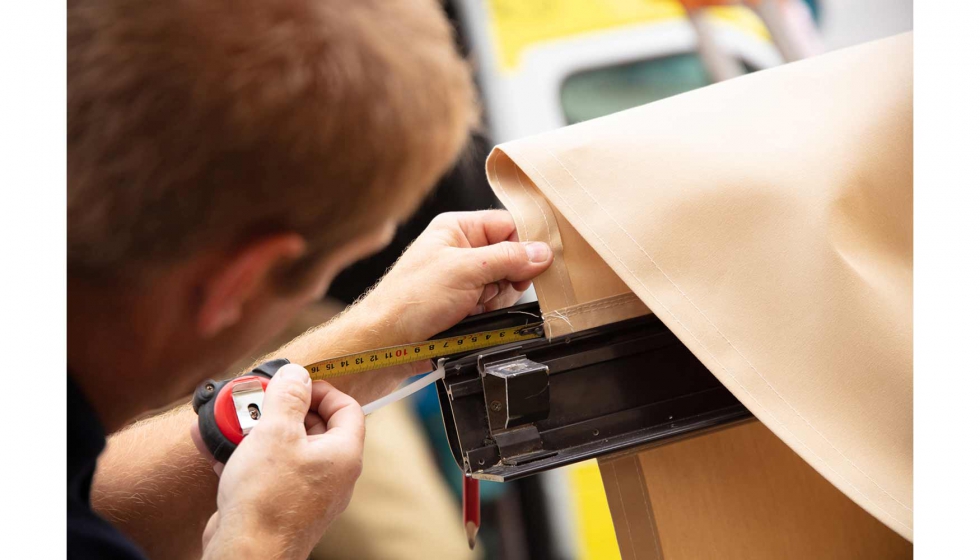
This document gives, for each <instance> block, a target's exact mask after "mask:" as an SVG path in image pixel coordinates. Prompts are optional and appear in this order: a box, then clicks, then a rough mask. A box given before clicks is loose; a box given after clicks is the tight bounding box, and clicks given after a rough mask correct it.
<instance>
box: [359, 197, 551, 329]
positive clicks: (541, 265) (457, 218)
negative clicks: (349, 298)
mask: <svg viewBox="0 0 980 560" xmlns="http://www.w3.org/2000/svg"><path fill="white" fill-rule="evenodd" d="M553 260H554V255H553V254H552V252H551V248H550V247H549V246H548V245H547V244H546V243H541V242H531V243H520V242H518V241H517V227H516V226H515V225H514V220H513V218H511V215H510V213H509V212H506V211H504V210H486V211H480V212H452V213H447V214H440V215H439V216H436V218H435V219H433V220H432V223H431V224H429V227H428V228H426V230H425V231H424V232H422V234H421V235H420V236H419V237H418V239H416V240H415V242H414V243H413V244H412V245H411V247H409V248H408V249H407V250H406V251H405V254H403V255H402V257H401V258H400V259H399V260H398V262H397V263H396V264H395V266H394V267H393V268H392V269H391V271H390V272H389V273H388V274H387V275H386V276H385V277H384V279H383V280H382V281H381V282H380V283H379V284H378V285H377V287H375V289H374V290H373V291H372V292H371V293H370V294H369V295H368V296H367V297H365V299H364V300H363V301H362V302H361V305H359V307H362V308H365V309H369V310H371V312H372V313H377V314H380V315H382V316H384V317H386V319H387V323H388V325H389V327H390V328H393V329H394V330H395V332H396V333H397V337H396V338H397V339H399V340H400V341H401V343H407V342H413V341H417V340H425V339H427V338H430V337H432V336H433V335H435V334H437V333H439V332H441V331H444V330H446V329H448V328H450V327H452V326H453V325H455V324H456V323H458V322H459V321H460V320H462V319H463V318H465V317H466V316H467V315H475V314H478V313H483V312H485V311H492V310H495V309H500V308H503V307H509V306H511V305H514V303H515V302H516V301H517V299H518V298H519V297H520V296H521V294H522V293H523V292H524V290H526V289H528V287H530V286H531V280H532V279H533V278H534V277H536V276H538V275H539V274H541V273H542V272H544V271H545V270H546V269H547V268H548V267H549V266H551V262H552V261H553Z"/></svg>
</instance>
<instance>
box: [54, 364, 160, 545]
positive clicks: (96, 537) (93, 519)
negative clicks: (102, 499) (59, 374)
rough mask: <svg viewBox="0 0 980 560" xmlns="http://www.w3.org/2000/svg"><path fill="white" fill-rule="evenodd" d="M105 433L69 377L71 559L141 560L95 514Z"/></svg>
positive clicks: (69, 542)
mask: <svg viewBox="0 0 980 560" xmlns="http://www.w3.org/2000/svg"><path fill="white" fill-rule="evenodd" d="M103 449H105V430H104V429H102V424H101V423H100V422H99V419H98V417H96V415H95V411H94V410H92V407H91V406H89V404H88V401H86V400H85V397H84V396H83V395H82V392H81V391H79V389H78V386H76V385H75V382H74V381H72V379H71V373H69V374H68V558H77V559H89V558H93V559H94V558H104V559H107V560H114V559H124V560H131V559H141V558H143V557H144V556H143V553H142V552H141V551H140V549H139V548H137V546H136V545H135V544H133V543H132V542H130V541H129V539H127V538H126V537H124V536H123V534H122V533H120V532H119V531H118V530H117V529H116V528H115V527H113V526H112V525H110V524H109V522H108V521H106V520H105V519H102V518H101V517H99V516H98V515H97V514H96V513H95V512H94V511H92V503H91V501H90V500H89V494H90V492H91V489H92V474H94V473H95V461H96V459H98V458H99V453H102V450H103Z"/></svg>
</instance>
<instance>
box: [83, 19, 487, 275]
mask: <svg viewBox="0 0 980 560" xmlns="http://www.w3.org/2000/svg"><path fill="white" fill-rule="evenodd" d="M475 121H476V108H475V96H474V91H473V86H472V83H471V78H470V75H469V72H468V68H467V66H466V64H465V62H464V61H463V60H462V59H461V58H460V56H459V55H458V54H457V52H456V50H455V46H454V44H453V40H452V30H451V28H450V25H449V23H448V22H447V21H446V19H445V17H444V16H443V14H442V13H441V11H440V9H439V7H438V5H437V4H436V3H435V2H433V1H431V0H414V1H408V0H392V1H382V0H359V1H357V2H347V1H341V0H168V1H161V0H69V3H68V266H69V272H70V273H77V274H100V275H106V274H108V275H113V274H115V273H118V272H124V271H126V270H129V269H139V267H141V265H144V264H147V263H160V262H171V261H174V260H177V259H179V258H181V257H182V256H185V255H187V254H189V253H190V252H193V251H194V250H197V249H199V248H200V247H202V246H204V245H205V244H209V243H229V244H230V243H237V242H241V241H242V240H243V239H241V238H243V237H244V236H248V235H258V234H261V233H266V232H272V231H297V232H300V233H301V234H303V235H304V236H305V237H306V238H307V239H308V240H309V241H310V242H311V244H313V245H314V246H315V247H316V248H318V249H319V250H320V251H324V250H329V249H330V248H331V247H335V246H337V245H338V244H340V243H343V242H345V241H347V240H349V239H352V238H353V237H354V236H355V235H357V233H358V232H363V231H364V230H365V228H366V227H367V226H368V225H369V224H372V223H377V221H378V219H379V217H384V218H386V217H388V216H394V217H396V218H398V219H404V218H405V217H407V216H408V214H410V213H411V212H412V211H413V210H414V208H415V207H416V206H417V204H418V202H419V201H420V200H421V198H422V197H423V195H424V193H425V192H426V191H427V190H428V188H429V187H430V186H431V185H432V184H433V183H434V182H435V180H436V179H438V176H439V175H440V174H441V173H442V172H444V171H445V169H446V168H447V167H448V166H449V165H450V163H451V162H452V161H453V160H454V159H455V157H456V154H457V153H458V152H459V150H460V149H461V147H462V145H463V144H464V142H465V140H466V138H467V136H468V132H469V130H470V127H471V126H473V125H474V124H475Z"/></svg>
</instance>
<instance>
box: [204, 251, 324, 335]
mask: <svg viewBox="0 0 980 560" xmlns="http://www.w3.org/2000/svg"><path fill="white" fill-rule="evenodd" d="M305 250H306V241H305V240H304V239H303V237H302V236H300V235H299V234H296V233H277V234H273V235H267V236H264V237H261V238H257V239H254V240H252V241H250V242H249V243H247V244H246V245H244V246H242V247H240V248H239V249H238V250H237V251H236V252H234V253H232V254H231V255H226V256H223V257H221V260H220V262H219V264H218V265H217V266H216V267H215V268H214V273H213V274H212V275H211V276H210V277H209V278H208V279H207V280H206V281H205V283H204V294H203V296H204V297H203V301H202V302H201V307H200V309H199V310H198V315H197V328H198V331H199V332H200V333H201V334H202V335H203V336H205V337H211V336H214V335H216V334H218V333H219V332H221V331H222V330H224V329H226V328H228V327H230V326H232V325H234V324H235V323H237V322H238V321H239V320H240V319H241V316H242V308H243V307H244V306H245V304H246V303H248V301H249V300H250V299H251V298H253V297H255V296H256V295H257V294H259V293H261V292H262V290H264V289H266V288H271V287H272V284H273V283H274V282H276V274H275V272H276V271H277V270H279V269H280V267H282V266H283V265H284V264H286V263H289V262H291V261H294V260H296V259H298V258H299V257H301V256H302V255H303V253H304V252H305Z"/></svg>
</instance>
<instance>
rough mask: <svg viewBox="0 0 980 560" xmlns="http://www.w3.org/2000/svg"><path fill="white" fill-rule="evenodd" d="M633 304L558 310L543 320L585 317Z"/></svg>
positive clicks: (621, 303) (629, 301)
mask: <svg viewBox="0 0 980 560" xmlns="http://www.w3.org/2000/svg"><path fill="white" fill-rule="evenodd" d="M637 301H639V300H637ZM634 303H635V302H634V301H633V300H626V301H618V302H610V303H607V304H605V305H596V306H593V307H589V308H587V309H579V308H577V307H573V308H571V309H558V310H555V311H549V312H547V313H545V314H544V315H543V317H545V318H562V317H575V316H577V315H586V314H590V313H594V312H596V311H605V310H607V309H615V308H617V307H626V306H628V305H632V304H634Z"/></svg>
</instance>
